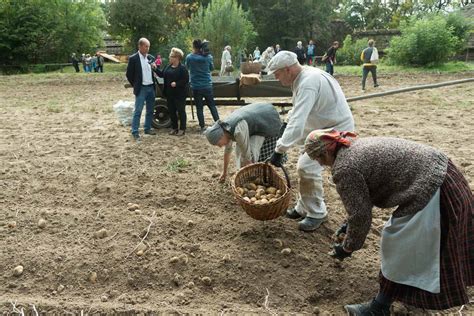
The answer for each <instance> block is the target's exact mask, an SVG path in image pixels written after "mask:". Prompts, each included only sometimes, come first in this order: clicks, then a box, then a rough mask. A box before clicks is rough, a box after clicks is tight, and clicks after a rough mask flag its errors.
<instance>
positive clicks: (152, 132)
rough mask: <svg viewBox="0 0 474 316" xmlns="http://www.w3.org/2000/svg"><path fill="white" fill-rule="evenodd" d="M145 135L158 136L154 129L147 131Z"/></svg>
mask: <svg viewBox="0 0 474 316" xmlns="http://www.w3.org/2000/svg"><path fill="white" fill-rule="evenodd" d="M145 134H147V135H156V132H155V131H154V130H152V129H149V130H146V131H145Z"/></svg>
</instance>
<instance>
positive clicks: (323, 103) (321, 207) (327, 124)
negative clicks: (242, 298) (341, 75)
mask: <svg viewBox="0 0 474 316" xmlns="http://www.w3.org/2000/svg"><path fill="white" fill-rule="evenodd" d="M268 69H269V71H270V73H274V74H275V77H276V79H278V80H279V81H280V83H281V84H282V85H284V86H290V87H291V88H292V91H293V100H292V102H293V108H292V110H291V111H290V112H289V113H288V125H287V127H286V129H285V132H284V133H283V135H282V136H281V138H280V139H278V141H277V145H276V148H275V152H274V153H273V155H272V157H271V160H270V161H271V163H272V164H274V165H275V166H279V165H280V164H281V159H282V157H283V154H284V153H285V152H287V151H288V150H289V149H290V148H291V147H292V146H294V145H299V146H300V151H301V154H300V156H299V159H298V164H297V171H298V177H299V198H298V203H297V205H296V207H295V208H290V209H289V210H288V211H287V217H289V218H292V219H300V218H302V217H303V219H302V220H301V221H300V222H299V226H298V227H299V229H300V230H303V231H313V230H315V229H317V228H318V227H319V226H320V225H321V223H323V222H324V221H326V219H327V210H326V204H325V203H324V199H323V183H322V176H321V173H322V171H323V168H322V166H321V165H320V164H319V163H318V162H317V161H314V160H311V159H310V158H309V157H308V155H307V154H305V153H304V150H303V144H304V140H305V138H306V135H308V134H309V133H310V132H311V131H312V130H314V129H326V128H334V129H339V130H345V131H353V130H354V129H355V127H354V118H353V117H352V113H351V111H350V109H349V105H348V104H347V102H346V98H345V96H344V93H343V92H342V90H341V87H340V86H339V84H338V82H337V81H336V80H335V79H334V77H332V76H331V75H329V74H327V73H325V72H324V71H322V70H320V69H318V68H314V67H308V66H301V65H300V64H299V63H298V59H297V56H296V54H295V53H293V52H289V51H281V52H279V53H278V54H277V55H275V57H273V59H272V60H271V61H270V63H269V64H268Z"/></svg>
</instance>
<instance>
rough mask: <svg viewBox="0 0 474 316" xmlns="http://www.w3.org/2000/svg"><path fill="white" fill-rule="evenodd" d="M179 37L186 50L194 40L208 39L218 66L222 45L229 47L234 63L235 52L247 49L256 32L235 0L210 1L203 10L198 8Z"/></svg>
mask: <svg viewBox="0 0 474 316" xmlns="http://www.w3.org/2000/svg"><path fill="white" fill-rule="evenodd" d="M180 36H182V37H183V39H184V40H187V45H186V46H187V47H188V48H191V41H192V39H193V38H200V39H207V40H208V41H209V42H210V50H211V53H212V55H213V56H214V63H215V65H216V66H219V65H220V58H221V53H222V50H223V49H224V46H226V45H230V46H231V47H232V55H233V60H236V59H235V57H236V56H237V54H238V52H239V51H240V50H241V49H244V48H246V47H247V43H248V42H249V41H251V40H252V39H253V37H255V36H256V33H255V31H254V28H253V26H252V23H251V22H250V21H249V19H248V17H247V13H246V12H244V11H243V10H242V8H241V7H240V6H239V5H238V4H237V2H236V1H231V0H213V1H212V2H210V3H209V5H208V6H207V7H206V8H205V7H204V6H202V7H200V9H199V10H198V12H197V13H196V14H194V15H193V17H192V19H191V22H190V24H189V26H188V27H187V29H185V30H183V31H182V32H181V35H180Z"/></svg>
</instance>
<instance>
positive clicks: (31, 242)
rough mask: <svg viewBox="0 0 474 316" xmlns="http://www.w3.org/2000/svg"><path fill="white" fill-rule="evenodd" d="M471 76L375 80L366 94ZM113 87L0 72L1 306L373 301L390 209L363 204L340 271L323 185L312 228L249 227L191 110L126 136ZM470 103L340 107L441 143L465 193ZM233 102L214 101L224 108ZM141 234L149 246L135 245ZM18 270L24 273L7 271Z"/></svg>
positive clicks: (94, 78)
mask: <svg viewBox="0 0 474 316" xmlns="http://www.w3.org/2000/svg"><path fill="white" fill-rule="evenodd" d="M473 76H474V74H473V73H462V74H457V75H442V74H441V75H434V74H431V75H427V74H425V75H423V74H416V75H407V74H403V75H390V76H383V75H382V76H381V78H380V84H381V87H380V88H378V90H377V91H384V90H389V89H393V88H397V87H407V86H412V85H417V84H423V83H430V82H441V81H447V80H453V79H459V78H466V77H473ZM338 80H339V81H340V83H341V85H342V88H343V90H344V92H345V93H346V96H347V97H350V96H356V95H359V94H360V85H359V84H360V83H359V80H360V78H359V77H338ZM370 80H371V79H370V78H369V83H370V82H371V81H370ZM123 83H124V79H123V76H122V75H113V74H104V75H98V74H90V75H85V74H79V75H76V74H64V75H60V74H57V75H47V76H45V75H42V76H31V75H24V76H12V77H0V87H1V89H0V119H1V122H2V124H1V129H2V130H1V135H0V158H1V159H0V202H1V204H2V211H1V212H0V312H3V313H4V314H8V313H12V312H13V311H14V309H13V304H16V307H17V308H18V309H20V308H21V307H23V308H25V309H28V310H29V311H30V312H31V310H32V304H34V305H35V308H36V309H38V310H39V311H50V312H53V311H54V312H56V313H61V314H65V313H75V314H80V313H81V311H82V312H83V313H84V314H86V313H89V314H94V313H104V312H108V313H111V312H114V311H115V312H118V311H129V312H147V311H148V312H168V313H180V314H181V313H213V314H217V313H219V314H224V313H233V314H236V313H238V314H240V313H244V312H248V313H261V314H265V313H269V314H273V313H305V314H311V313H316V314H318V313H320V314H326V315H329V314H333V315H340V314H343V308H342V306H343V305H344V304H348V303H357V302H361V301H367V300H370V299H371V298H372V297H373V296H374V295H375V294H376V292H377V288H378V285H377V277H378V271H379V256H378V250H379V235H380V230H381V226H382V225H383V223H384V221H385V220H386V219H388V214H389V211H387V210H375V211H374V221H373V225H372V230H371V233H370V235H369V236H368V239H367V241H366V245H365V247H364V249H362V250H361V251H359V252H356V253H355V254H354V255H353V257H352V258H350V259H349V260H347V261H344V262H343V263H342V264H339V263H337V262H335V261H334V260H333V259H331V258H330V257H329V256H328V255H327V252H328V251H329V250H330V245H331V243H332V241H331V235H332V234H333V232H334V230H335V229H337V227H338V226H339V224H340V223H341V222H342V221H343V219H344V214H345V212H344V209H343V207H342V205H341V202H340V200H339V198H338V196H337V193H336V191H335V188H334V187H332V186H331V185H330V184H329V181H325V189H326V200H327V204H328V208H329V211H330V220H329V221H328V222H327V223H325V224H324V225H323V226H322V227H321V228H320V229H319V230H318V231H316V232H314V233H303V232H300V231H298V230H297V226H296V222H294V221H291V220H289V219H286V218H283V217H281V218H279V219H276V220H274V221H270V222H265V223H262V222H258V221H255V220H253V219H252V218H250V217H249V216H248V215H247V214H245V213H244V212H243V210H242V209H241V208H240V207H239V206H238V205H236V204H235V201H234V199H233V196H232V194H231V191H230V188H229V186H228V185H224V184H219V183H218V182H217V175H219V172H220V168H221V166H222V152H221V150H219V149H218V148H217V147H211V146H210V145H208V143H207V142H206V140H205V139H204V138H203V137H202V136H201V135H199V133H198V124H197V120H196V119H194V120H193V119H192V118H191V111H190V109H189V112H188V114H189V120H188V122H189V128H188V131H187V134H186V136H185V137H183V138H178V137H175V136H168V134H167V131H165V130H160V131H159V132H158V135H157V136H148V135H147V136H146V137H144V139H143V141H142V142H141V143H139V144H136V143H134V142H132V141H131V138H130V132H129V128H126V127H122V126H121V125H120V124H119V123H118V121H117V119H116V116H115V113H114V112H113V111H112V105H113V104H114V103H115V102H117V101H118V100H120V99H122V100H133V96H132V91H131V90H130V89H124V88H123ZM371 92H374V90H373V89H371V88H369V90H368V92H367V93H371ZM260 101H262V100H260ZM473 101H474V85H472V84H463V85H456V86H450V87H446V88H439V89H433V90H423V91H417V92H412V93H406V94H398V95H393V96H388V97H384V98H378V99H370V100H367V101H359V102H354V103H352V104H351V106H352V108H353V113H354V116H355V119H356V124H357V128H358V132H359V133H360V134H361V136H369V135H391V136H399V137H403V138H407V139H412V140H415V141H419V142H423V143H427V144H431V145H433V146H435V147H438V148H440V149H441V150H443V151H444V152H446V153H447V154H448V155H449V156H450V157H451V158H452V159H453V161H454V162H455V163H456V164H457V165H458V166H459V167H460V168H461V170H462V171H463V172H464V174H465V175H466V177H467V179H468V181H469V183H470V184H471V188H474V162H473V158H472V157H473V155H474V146H473V145H472V135H474V124H473V119H474V105H473V103H474V102H473ZM230 110H231V108H228V107H227V108H224V107H220V108H219V111H220V112H221V116H225V113H228V112H229V111H230ZM205 115H206V120H208V122H209V123H210V114H209V112H208V111H207V109H206V111H205ZM296 161H297V150H296V149H294V150H293V151H292V152H291V154H290V160H289V162H288V164H287V167H288V169H289V171H290V177H291V179H292V180H293V185H295V186H296V168H295V167H296V166H295V165H296ZM326 174H327V177H328V178H329V173H328V172H327V171H326ZM128 203H138V204H139V205H140V211H129V210H128V209H127V204H128ZM40 219H43V220H44V221H43V220H41V221H40ZM40 222H41V223H40ZM150 224H151V226H150ZM39 226H42V228H40V227H39ZM148 227H149V228H150V229H149V233H148V235H147V236H146V239H145V241H146V242H145V245H146V249H140V248H141V247H139V248H138V249H135V248H136V246H137V245H138V244H139V242H140V240H141V238H142V237H143V236H144V235H145V234H146V233H147V232H148V230H147V228H148ZM101 229H105V231H100V230H101ZM283 248H290V249H291V252H290V253H289V254H284V253H285V252H283V253H282V249H283ZM140 250H141V252H139V251H140ZM137 252H139V254H142V253H143V254H142V255H141V256H138V255H137ZM18 265H22V266H23V267H24V270H23V273H22V274H21V275H20V276H14V275H13V270H14V268H15V267H16V266H18ZM470 297H471V299H473V300H474V291H473V289H471V292H470ZM15 302H16V303H15ZM12 303H13V304H12ZM396 309H397V311H400V312H403V311H405V312H406V311H407V309H406V308H405V307H403V306H400V305H398V306H397V307H396ZM419 312H420V311H418V312H417V313H419ZM463 313H464V314H465V315H467V314H468V313H474V305H472V304H471V305H470V306H465V307H464V308H463Z"/></svg>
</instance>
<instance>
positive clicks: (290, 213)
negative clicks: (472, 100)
mask: <svg viewBox="0 0 474 316" xmlns="http://www.w3.org/2000/svg"><path fill="white" fill-rule="evenodd" d="M286 217H288V218H291V219H299V218H302V217H303V216H301V214H300V213H298V212H297V211H296V208H294V207H292V208H289V209H287V210H286Z"/></svg>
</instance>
